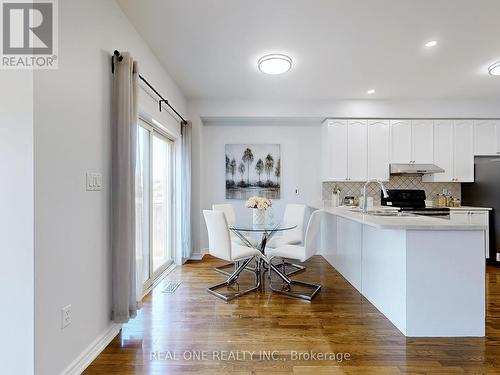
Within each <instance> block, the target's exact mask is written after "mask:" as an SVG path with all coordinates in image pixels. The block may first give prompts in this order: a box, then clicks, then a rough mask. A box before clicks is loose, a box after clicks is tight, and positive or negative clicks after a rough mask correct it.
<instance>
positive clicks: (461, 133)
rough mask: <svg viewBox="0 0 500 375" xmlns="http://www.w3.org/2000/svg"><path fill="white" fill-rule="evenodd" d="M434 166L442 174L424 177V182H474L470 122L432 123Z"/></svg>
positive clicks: (448, 121)
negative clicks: (440, 170) (441, 170)
mask: <svg viewBox="0 0 500 375" xmlns="http://www.w3.org/2000/svg"><path fill="white" fill-rule="evenodd" d="M434 164H436V165H437V166H438V167H441V168H443V169H444V170H445V172H444V173H434V174H431V175H424V176H423V178H422V181H424V182H474V144H473V124H472V121H471V120H455V121H454V120H436V121H434Z"/></svg>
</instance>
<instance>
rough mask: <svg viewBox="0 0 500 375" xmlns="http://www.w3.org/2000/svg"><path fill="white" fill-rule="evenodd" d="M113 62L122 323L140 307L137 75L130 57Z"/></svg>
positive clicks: (116, 306)
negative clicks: (136, 166)
mask: <svg viewBox="0 0 500 375" xmlns="http://www.w3.org/2000/svg"><path fill="white" fill-rule="evenodd" d="M122 56H123V59H122V60H121V61H118V59H116V58H115V59H114V61H115V68H114V75H113V99H112V182H111V185H112V191H111V195H112V217H111V220H112V222H111V236H112V266H113V303H112V305H113V312H112V319H113V320H114V321H115V322H117V323H125V322H127V321H128V320H129V319H130V318H133V317H135V315H136V313H137V309H138V308H139V307H140V306H139V303H138V302H137V291H136V257H135V157H136V155H135V153H136V147H135V146H136V136H137V123H138V113H137V96H138V77H139V71H138V66H137V62H135V61H134V60H133V59H132V57H131V56H130V54H129V53H127V52H124V53H122Z"/></svg>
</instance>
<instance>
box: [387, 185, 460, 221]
mask: <svg viewBox="0 0 500 375" xmlns="http://www.w3.org/2000/svg"><path fill="white" fill-rule="evenodd" d="M387 194H388V195H389V197H388V198H384V194H383V193H382V192H381V194H380V195H381V204H382V206H389V207H398V208H399V211H401V212H407V213H411V214H415V215H423V216H435V217H442V218H449V216H450V209H449V208H448V207H425V199H426V196H425V191H424V190H410V189H406V190H405V189H390V190H387Z"/></svg>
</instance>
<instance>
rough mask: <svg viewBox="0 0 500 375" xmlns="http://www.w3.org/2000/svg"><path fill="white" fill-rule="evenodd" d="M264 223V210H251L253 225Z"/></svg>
mask: <svg viewBox="0 0 500 375" xmlns="http://www.w3.org/2000/svg"><path fill="white" fill-rule="evenodd" d="M265 221H266V210H265V209H263V208H254V209H253V225H264V223H265Z"/></svg>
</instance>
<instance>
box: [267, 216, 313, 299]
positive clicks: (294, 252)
mask: <svg viewBox="0 0 500 375" xmlns="http://www.w3.org/2000/svg"><path fill="white" fill-rule="evenodd" d="M322 217H323V211H322V210H317V211H314V212H313V213H312V214H311V217H310V219H309V223H308V225H307V230H306V237H305V241H304V246H298V245H282V246H279V247H276V248H274V249H269V250H267V251H266V255H267V258H268V265H269V275H268V277H269V287H270V288H271V290H273V291H274V292H278V293H283V294H286V295H289V296H292V297H298V298H302V299H306V300H308V301H310V300H312V299H313V297H314V296H315V295H316V293H318V291H319V290H320V289H321V285H316V284H310V283H306V282H304V281H298V280H292V279H290V278H289V277H288V276H287V275H286V273H285V272H282V271H281V270H279V269H278V268H277V267H276V265H273V264H272V261H273V260H274V259H275V258H281V259H282V260H284V259H293V260H298V261H299V262H305V261H306V260H307V259H309V258H310V257H312V256H313V255H315V254H316V253H317V252H318V250H319V247H320V230H321V218H322ZM272 271H274V272H275V273H276V274H277V275H278V276H279V277H280V278H281V279H282V280H283V282H284V286H285V288H281V289H277V288H275V287H274V286H273V284H272V281H271V276H272ZM293 285H300V286H304V287H306V288H310V289H311V293H309V294H305V293H301V292H294V291H292V287H293Z"/></svg>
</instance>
